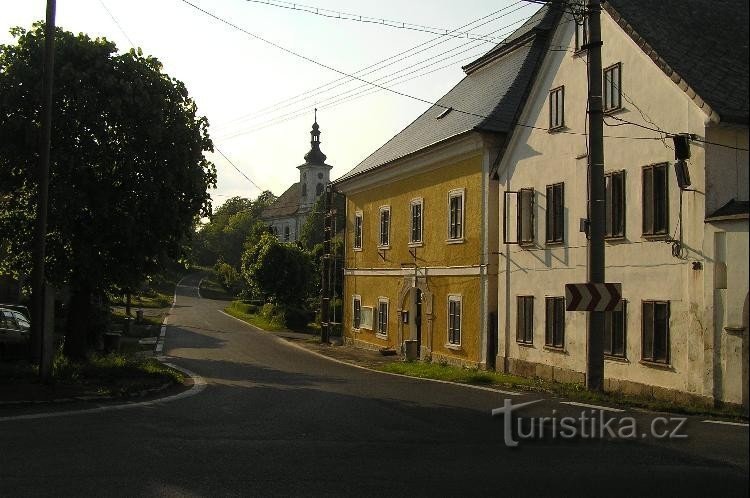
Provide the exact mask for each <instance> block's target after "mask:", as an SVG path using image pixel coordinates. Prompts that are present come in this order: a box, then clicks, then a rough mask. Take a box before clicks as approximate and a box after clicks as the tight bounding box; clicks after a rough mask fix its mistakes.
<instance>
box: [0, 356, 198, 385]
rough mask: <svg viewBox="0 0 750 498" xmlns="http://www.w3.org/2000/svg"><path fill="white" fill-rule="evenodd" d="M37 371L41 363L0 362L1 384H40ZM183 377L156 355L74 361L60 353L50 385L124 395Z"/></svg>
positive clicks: (105, 357)
mask: <svg viewBox="0 0 750 498" xmlns="http://www.w3.org/2000/svg"><path fill="white" fill-rule="evenodd" d="M37 375H38V367H37V366H36V365H34V364H31V363H29V362H27V361H16V362H1V363H0V384H6V385H12V384H16V385H28V384H38V376H37ZM184 381H185V375H184V374H183V373H182V372H180V371H178V370H175V369H173V368H170V367H168V366H166V365H164V364H163V363H161V362H159V361H157V360H155V359H153V358H138V357H136V356H133V355H127V354H122V353H118V354H109V355H99V354H93V355H91V356H89V358H88V359H87V360H86V361H82V362H75V361H72V360H70V359H68V358H67V357H65V356H63V355H62V354H59V353H58V354H57V355H56V356H55V359H54V362H53V364H52V386H51V388H50V389H52V391H54V390H55V389H58V388H63V389H64V390H65V391H66V392H74V393H76V392H77V393H79V394H91V393H96V394H99V395H106V396H124V395H128V394H133V393H138V392H140V391H142V390H144V389H149V388H153V387H157V386H161V385H163V384H166V383H173V384H182V383H183V382H184Z"/></svg>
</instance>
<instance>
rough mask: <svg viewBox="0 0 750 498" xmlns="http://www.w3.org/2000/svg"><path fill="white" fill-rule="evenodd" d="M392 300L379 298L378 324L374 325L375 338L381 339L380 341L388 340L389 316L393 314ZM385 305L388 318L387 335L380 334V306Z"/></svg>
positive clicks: (386, 323)
mask: <svg viewBox="0 0 750 498" xmlns="http://www.w3.org/2000/svg"><path fill="white" fill-rule="evenodd" d="M390 303H391V302H390V300H389V299H388V298H387V297H383V296H381V297H379V298H378V313H377V316H378V323H377V325H376V324H373V326H374V327H375V336H376V337H379V338H380V339H388V315H390V313H391V304H390ZM381 304H385V305H386V318H385V334H382V333H381V332H380V305H381Z"/></svg>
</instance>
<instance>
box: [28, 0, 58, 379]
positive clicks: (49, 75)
mask: <svg viewBox="0 0 750 498" xmlns="http://www.w3.org/2000/svg"><path fill="white" fill-rule="evenodd" d="M55 11H56V1H55V0H47V19H46V23H45V26H44V66H43V67H44V75H43V90H42V91H43V93H42V99H41V101H42V114H41V121H42V122H41V125H42V129H41V136H40V140H39V167H38V170H37V185H38V188H39V191H38V195H37V198H38V203H37V212H36V227H35V231H34V251H33V260H34V266H33V271H32V281H31V285H32V307H31V308H32V313H33V316H32V320H31V327H32V331H31V340H32V342H31V346H32V356H33V359H35V360H38V361H39V376H40V378H41V380H42V381H43V382H47V381H49V379H50V374H51V372H50V365H47V362H46V361H45V358H47V357H48V354H47V353H48V352H49V351H47V348H51V347H52V345H51V344H46V343H47V342H48V341H47V340H46V339H45V337H48V336H49V335H50V334H48V333H45V330H44V329H45V326H46V325H47V323H46V322H47V320H46V316H45V315H46V308H47V304H46V299H45V293H46V278H45V271H44V266H45V265H44V261H45V256H46V250H45V242H46V241H45V239H46V235H47V205H48V191H49V158H50V142H51V136H52V88H53V82H54V66H55Z"/></svg>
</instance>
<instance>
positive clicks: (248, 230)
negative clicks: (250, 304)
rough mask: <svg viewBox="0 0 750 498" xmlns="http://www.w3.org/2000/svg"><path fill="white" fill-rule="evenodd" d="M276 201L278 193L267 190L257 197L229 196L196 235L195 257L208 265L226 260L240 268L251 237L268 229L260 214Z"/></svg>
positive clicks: (255, 238) (253, 237) (254, 238)
mask: <svg viewBox="0 0 750 498" xmlns="http://www.w3.org/2000/svg"><path fill="white" fill-rule="evenodd" d="M275 200H276V196H274V195H273V194H272V193H271V192H269V191H267V190H266V191H264V192H263V193H261V194H260V195H259V196H258V197H257V198H256V199H255V200H250V199H246V198H244V197H232V198H230V199H228V200H227V201H226V202H224V204H222V205H221V206H219V208H218V209H216V211H215V212H214V213H213V215H212V216H211V217H210V219H209V221H208V223H206V224H205V225H203V226H202V227H201V228H200V230H199V231H198V232H197V233H196V234H195V238H194V244H193V252H194V259H195V260H196V261H197V262H198V263H199V264H203V265H208V266H213V265H214V264H216V263H217V262H218V261H223V262H226V263H228V264H230V265H232V266H233V267H234V268H236V269H239V266H240V260H241V258H242V252H243V250H244V247H245V243H246V242H247V240H248V239H249V238H250V239H251V240H253V241H257V239H258V236H259V234H260V233H261V232H263V231H264V230H265V224H263V223H262V222H261V221H260V215H261V213H262V212H263V210H264V209H265V208H266V207H268V206H269V205H271V204H272V203H273V202H274V201H275ZM261 227H262V228H261Z"/></svg>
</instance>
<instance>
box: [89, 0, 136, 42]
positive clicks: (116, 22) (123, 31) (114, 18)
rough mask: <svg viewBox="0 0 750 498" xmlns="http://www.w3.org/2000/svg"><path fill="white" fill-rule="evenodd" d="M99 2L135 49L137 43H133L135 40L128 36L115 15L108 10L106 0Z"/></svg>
mask: <svg viewBox="0 0 750 498" xmlns="http://www.w3.org/2000/svg"><path fill="white" fill-rule="evenodd" d="M98 1H99V5H101V6H102V7H103V8H104V10H106V11H107V14H109V17H111V18H112V21H113V22H114V23H115V25H116V26H117V28H118V29H119V30H120V33H122V35H123V36H124V37H125V39H127V40H128V43H130V46H131V47H132V48H135V43H133V40H131V39H130V37H129V36H128V34H127V33H126V32H125V30H124V29H122V26H120V22H119V21H118V20H117V18H116V17H115V15H114V14H112V11H110V10H109V9H108V8H107V6H106V5H105V4H104V0H98Z"/></svg>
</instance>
